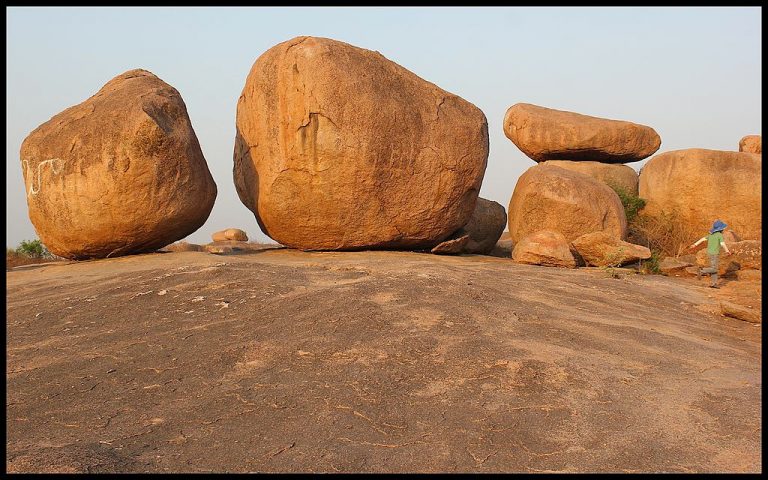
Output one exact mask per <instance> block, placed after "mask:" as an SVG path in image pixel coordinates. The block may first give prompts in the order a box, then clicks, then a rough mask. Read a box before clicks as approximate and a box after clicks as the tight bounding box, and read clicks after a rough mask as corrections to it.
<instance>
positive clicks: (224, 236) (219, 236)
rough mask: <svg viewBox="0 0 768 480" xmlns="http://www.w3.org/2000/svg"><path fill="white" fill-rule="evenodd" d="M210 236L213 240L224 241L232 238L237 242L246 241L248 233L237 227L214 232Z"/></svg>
mask: <svg viewBox="0 0 768 480" xmlns="http://www.w3.org/2000/svg"><path fill="white" fill-rule="evenodd" d="M211 238H212V239H213V241H214V242H225V241H227V240H234V241H238V242H247V241H248V235H247V234H246V233H245V232H244V231H242V230H240V229H239V228H228V229H226V230H220V231H218V232H214V233H213V235H211Z"/></svg>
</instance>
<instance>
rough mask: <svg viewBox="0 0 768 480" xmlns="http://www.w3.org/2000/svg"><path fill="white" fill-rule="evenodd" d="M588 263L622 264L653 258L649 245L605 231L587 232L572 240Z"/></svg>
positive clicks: (600, 264)
mask: <svg viewBox="0 0 768 480" xmlns="http://www.w3.org/2000/svg"><path fill="white" fill-rule="evenodd" d="M572 245H573V248H574V249H575V250H576V251H577V252H578V254H579V255H581V258H583V259H584V262H586V264H587V265H590V266H594V267H608V266H616V267H618V266H620V265H626V264H628V263H633V262H637V261H638V260H646V259H648V258H651V251H650V249H648V247H644V246H642V245H635V244H633V243H629V242H625V241H623V240H619V239H617V238H615V237H613V236H611V235H609V234H607V233H605V232H592V233H587V234H584V235H582V236H580V237H579V238H577V239H576V240H574V241H573V242H572Z"/></svg>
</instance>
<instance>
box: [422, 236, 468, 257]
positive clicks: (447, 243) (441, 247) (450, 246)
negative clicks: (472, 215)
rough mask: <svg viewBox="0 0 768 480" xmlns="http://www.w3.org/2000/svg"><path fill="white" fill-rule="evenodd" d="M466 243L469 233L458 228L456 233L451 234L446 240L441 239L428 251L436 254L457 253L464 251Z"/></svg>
mask: <svg viewBox="0 0 768 480" xmlns="http://www.w3.org/2000/svg"><path fill="white" fill-rule="evenodd" d="M468 243H469V234H467V233H464V232H463V231H462V230H459V232H457V234H455V235H452V236H451V238H449V239H448V240H443V241H442V242H440V243H439V244H437V245H436V246H435V247H434V248H432V250H430V251H431V252H432V253H435V254H438V255H458V254H460V253H462V252H463V251H464V249H465V248H466V246H467V244H468Z"/></svg>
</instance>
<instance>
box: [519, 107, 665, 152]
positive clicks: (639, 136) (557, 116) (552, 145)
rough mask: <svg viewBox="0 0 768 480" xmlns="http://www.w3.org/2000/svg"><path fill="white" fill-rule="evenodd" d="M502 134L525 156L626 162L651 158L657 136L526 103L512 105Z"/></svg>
mask: <svg viewBox="0 0 768 480" xmlns="http://www.w3.org/2000/svg"><path fill="white" fill-rule="evenodd" d="M504 134H505V135H506V136H507V138H509V139H510V140H512V143H514V144H515V145H516V146H517V148H519V149H520V150H521V151H522V152H523V153H525V154H526V155H527V156H528V157H530V158H531V159H533V160H535V161H536V162H543V161H545V160H576V161H579V160H587V161H598V162H605V163H629V162H636V161H638V160H642V159H644V158H646V157H649V156H651V155H653V153H654V152H655V151H656V150H658V149H659V147H660V146H661V137H659V134H658V133H656V131H655V130H654V129H653V128H651V127H647V126H645V125H639V124H636V123H632V122H627V121H623V120H609V119H605V118H598V117H591V116H589V115H582V114H580V113H574V112H567V111H563V110H555V109H552V108H545V107H540V106H538V105H531V104H529V103H518V104H515V105H512V106H511V107H509V109H508V110H507V113H506V114H505V115H504Z"/></svg>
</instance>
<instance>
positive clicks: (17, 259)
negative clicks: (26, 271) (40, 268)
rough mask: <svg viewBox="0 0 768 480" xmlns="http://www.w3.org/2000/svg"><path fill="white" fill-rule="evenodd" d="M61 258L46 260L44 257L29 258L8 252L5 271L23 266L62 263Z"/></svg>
mask: <svg viewBox="0 0 768 480" xmlns="http://www.w3.org/2000/svg"><path fill="white" fill-rule="evenodd" d="M60 261H61V259H60V258H44V257H28V256H26V255H19V254H18V253H16V252H9V251H6V253H5V269H6V270H10V269H12V268H14V267H19V266H22V265H33V264H36V263H49V262H60Z"/></svg>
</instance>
